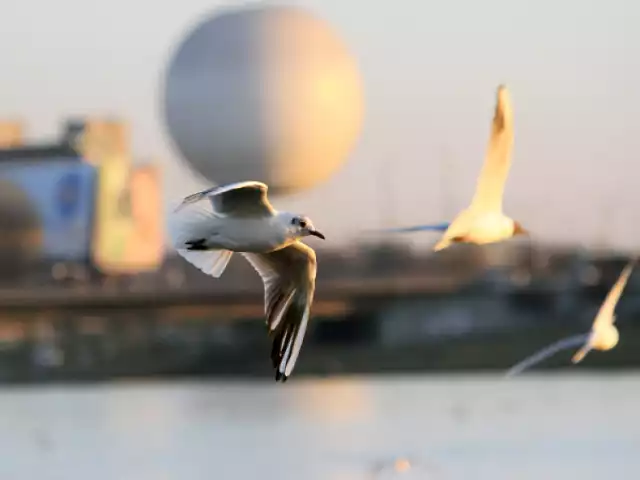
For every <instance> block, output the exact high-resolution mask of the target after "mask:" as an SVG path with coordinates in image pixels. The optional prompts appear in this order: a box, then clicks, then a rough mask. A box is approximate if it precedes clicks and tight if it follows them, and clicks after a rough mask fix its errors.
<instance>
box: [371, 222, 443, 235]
mask: <svg viewBox="0 0 640 480" xmlns="http://www.w3.org/2000/svg"><path fill="white" fill-rule="evenodd" d="M449 225H450V223H448V222H447V223H432V224H430V225H415V226H412V227H397V228H386V229H384V230H382V231H383V232H385V233H408V232H446V231H447V228H449Z"/></svg>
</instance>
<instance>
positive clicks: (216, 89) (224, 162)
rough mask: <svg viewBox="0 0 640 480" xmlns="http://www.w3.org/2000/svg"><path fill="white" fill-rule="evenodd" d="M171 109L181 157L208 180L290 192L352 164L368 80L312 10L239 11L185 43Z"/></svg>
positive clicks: (169, 87) (168, 91)
mask: <svg viewBox="0 0 640 480" xmlns="http://www.w3.org/2000/svg"><path fill="white" fill-rule="evenodd" d="M164 115H165V121H166V125H167V128H168V131H169V134H170V136H171V138H172V140H173V142H174V144H175V146H176V147H177V148H178V150H179V151H180V153H181V154H182V157H183V158H184V159H185V160H186V161H187V162H188V163H189V165H191V167H192V168H193V169H194V170H195V171H197V172H199V173H200V174H201V175H203V176H204V177H205V178H207V179H208V180H209V181H211V182H214V183H217V184H224V183H230V182H237V181H244V180H259V181H263V182H265V183H267V184H268V185H269V187H270V191H271V192H273V193H276V194H277V193H290V192H295V191H301V190H304V189H307V188H310V187H312V186H314V185H316V184H318V183H320V182H322V181H324V180H327V179H328V178H329V176H330V175H331V174H332V173H334V172H335V171H336V170H337V169H338V168H339V167H340V166H341V165H342V164H343V163H344V162H345V160H346V158H347V156H348V154H349V153H350V151H351V149H352V148H353V146H354V144H355V141H356V139H357V137H358V134H359V133H360V129H361V125H362V117H363V94H362V82H361V78H360V75H359V72H358V68H357V66H356V63H355V62H354V60H353V58H352V57H351V55H350V54H349V52H348V51H347V49H346V47H345V45H344V44H343V43H342V42H341V40H340V39H339V38H338V37H337V36H336V34H335V33H334V32H333V31H332V30H331V29H330V28H329V27H328V26H327V25H326V23H324V22H323V21H321V20H319V19H318V18H316V17H314V16H312V15H310V14H309V13H307V12H306V11H304V10H302V9H300V8H297V7H282V6H260V7H245V8H242V9H233V10H227V11H224V12H222V13H219V14H218V15H216V16H214V17H213V18H211V19H208V20H207V21H205V22H204V23H202V24H200V25H199V26H197V27H196V28H195V29H194V30H193V31H192V32H191V33H189V35H188V36H187V38H186V39H185V40H184V41H183V43H182V44H181V45H180V47H179V48H178V50H177V52H176V53H175V55H174V56H173V58H172V60H171V62H170V64H169V69H168V74H167V76H166V79H165V91H164Z"/></svg>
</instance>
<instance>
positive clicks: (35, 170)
mask: <svg viewBox="0 0 640 480" xmlns="http://www.w3.org/2000/svg"><path fill="white" fill-rule="evenodd" d="M96 175H97V172H96V169H95V167H93V166H91V165H88V164H86V163H83V162H81V161H79V160H78V159H77V158H70V159H69V160H60V161H58V160H56V161H46V160H43V161H37V162H24V161H20V162H2V163H0V180H4V181H9V182H11V183H13V184H14V185H16V186H17V187H19V188H20V189H21V190H22V191H23V192H24V193H25V194H26V196H27V197H28V198H29V200H30V202H31V204H32V206H33V207H34V208H35V210H36V211H37V214H38V217H39V218H40V221H41V223H42V234H43V247H42V248H43V252H42V254H43V256H44V257H45V258H48V259H51V260H78V261H81V260H85V259H88V258H89V252H90V246H91V239H92V229H93V210H94V198H95V185H96Z"/></svg>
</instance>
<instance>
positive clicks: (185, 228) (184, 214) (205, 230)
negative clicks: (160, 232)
mask: <svg viewBox="0 0 640 480" xmlns="http://www.w3.org/2000/svg"><path fill="white" fill-rule="evenodd" d="M207 207H208V208H207ZM216 218H218V216H217V214H216V213H215V212H214V211H213V208H212V207H211V206H210V205H208V204H205V203H204V202H200V203H195V204H191V205H188V206H186V207H184V208H182V209H180V211H179V212H174V213H172V214H171V216H170V217H169V236H170V237H171V243H172V244H173V247H174V248H176V249H180V248H185V247H186V242H189V241H193V240H198V239H200V238H207V237H208V236H210V235H211V226H212V224H213V223H214V222H215V220H216Z"/></svg>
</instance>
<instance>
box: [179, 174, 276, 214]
mask: <svg viewBox="0 0 640 480" xmlns="http://www.w3.org/2000/svg"><path fill="white" fill-rule="evenodd" d="M268 189H269V188H268V187H267V185H265V184H264V183H262V182H255V181H248V182H238V183H230V184H228V185H221V186H217V187H212V188H208V189H206V190H203V191H201V192H198V193H194V194H192V195H189V196H187V197H185V199H184V200H183V201H182V203H181V204H180V205H178V207H177V208H176V210H175V211H176V212H178V211H180V210H182V209H183V208H184V207H186V206H188V205H193V204H195V203H198V202H200V201H201V200H205V199H208V200H209V201H210V202H211V206H212V207H213V210H214V211H215V212H216V213H217V214H218V215H220V216H233V217H268V216H271V215H273V214H274V209H273V207H272V206H271V204H270V203H269V199H268V198H267V191H268Z"/></svg>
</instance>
